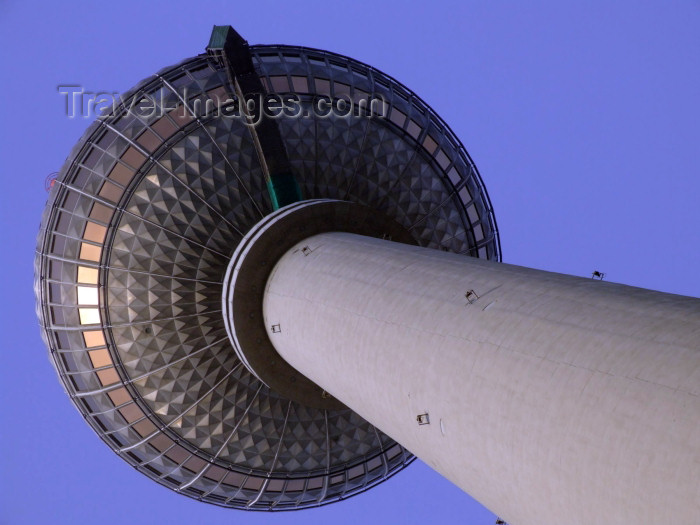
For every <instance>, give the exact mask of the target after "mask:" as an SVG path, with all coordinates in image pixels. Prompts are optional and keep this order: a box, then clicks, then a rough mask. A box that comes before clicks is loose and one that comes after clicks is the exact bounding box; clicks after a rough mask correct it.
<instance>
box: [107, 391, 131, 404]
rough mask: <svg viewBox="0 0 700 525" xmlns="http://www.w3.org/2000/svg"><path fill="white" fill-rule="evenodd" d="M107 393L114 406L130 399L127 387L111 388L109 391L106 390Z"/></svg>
mask: <svg viewBox="0 0 700 525" xmlns="http://www.w3.org/2000/svg"><path fill="white" fill-rule="evenodd" d="M107 395H108V396H109V399H111V400H112V403H114V406H115V407H117V406H119V405H123V404H124V403H127V402H129V401H131V396H130V395H129V392H128V391H127V389H126V388H124V387H120V388H117V389H116V390H112V391H111V392H107Z"/></svg>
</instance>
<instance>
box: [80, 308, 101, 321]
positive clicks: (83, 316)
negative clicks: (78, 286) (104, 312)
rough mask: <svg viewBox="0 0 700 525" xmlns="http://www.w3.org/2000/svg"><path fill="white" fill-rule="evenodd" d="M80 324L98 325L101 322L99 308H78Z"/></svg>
mask: <svg viewBox="0 0 700 525" xmlns="http://www.w3.org/2000/svg"><path fill="white" fill-rule="evenodd" d="M78 313H79V314H80V324H98V323H99V322H100V310H99V309H97V308H78Z"/></svg>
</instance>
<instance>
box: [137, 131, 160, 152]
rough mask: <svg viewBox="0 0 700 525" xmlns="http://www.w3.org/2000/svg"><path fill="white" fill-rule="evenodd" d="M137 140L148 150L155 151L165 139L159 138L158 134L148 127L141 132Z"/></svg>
mask: <svg viewBox="0 0 700 525" xmlns="http://www.w3.org/2000/svg"><path fill="white" fill-rule="evenodd" d="M136 142H138V143H139V144H140V145H141V146H143V147H144V148H145V149H147V150H148V151H153V150H155V149H156V148H157V147H158V146H159V145H160V144H161V142H163V141H162V140H160V139H159V138H158V136H157V135H156V134H155V133H153V132H152V131H151V130H150V129H147V130H146V131H144V132H143V133H141V135H140V136H139V138H137V139H136Z"/></svg>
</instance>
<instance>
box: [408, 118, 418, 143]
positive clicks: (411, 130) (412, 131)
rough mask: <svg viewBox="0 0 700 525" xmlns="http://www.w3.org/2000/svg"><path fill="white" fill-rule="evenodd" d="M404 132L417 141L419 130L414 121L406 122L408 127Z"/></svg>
mask: <svg viewBox="0 0 700 525" xmlns="http://www.w3.org/2000/svg"><path fill="white" fill-rule="evenodd" d="M406 131H408V134H409V135H411V136H412V137H413V138H414V139H417V138H418V135H420V132H421V128H420V126H419V125H418V124H417V123H416V121H415V120H410V121H409V122H408V127H407V128H406Z"/></svg>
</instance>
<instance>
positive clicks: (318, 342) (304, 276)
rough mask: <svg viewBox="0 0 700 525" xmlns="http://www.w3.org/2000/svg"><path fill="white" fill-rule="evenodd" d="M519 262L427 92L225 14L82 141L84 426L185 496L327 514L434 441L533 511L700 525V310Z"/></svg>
mask: <svg viewBox="0 0 700 525" xmlns="http://www.w3.org/2000/svg"><path fill="white" fill-rule="evenodd" d="M500 259H501V252H500V245H499V240H498V231H497V227H496V222H495V218H494V215H493V211H492V208H491V204H490V201H489V198H488V195H487V193H486V189H485V187H484V185H483V182H482V180H481V177H480V176H479V173H478V171H477V170H476V167H475V166H474V164H473V162H472V160H471V159H470V157H469V156H468V154H467V153H466V151H465V150H464V148H463V147H462V145H461V143H460V142H459V140H458V139H457V138H456V137H455V136H454V135H453V133H452V132H451V130H450V129H449V127H448V126H447V125H446V124H445V123H444V122H443V121H442V120H441V119H440V117H438V116H437V115H436V114H435V113H434V112H433V111H432V110H431V109H430V108H429V107H428V106H427V105H426V104H425V103H424V102H423V101H422V100H421V99H420V98H419V97H418V96H417V95H416V94H414V93H413V92H411V91H410V90H409V89H408V88H406V87H405V86H403V85H401V84H400V83H398V82H397V81H396V80H394V79H392V78H391V77H389V76H387V75H385V74H383V73H381V72H380V71H378V70H376V69H374V68H372V67H370V66H367V65H366V64H362V63H360V62H357V61H355V60H352V59H350V58H347V57H343V56H340V55H336V54H333V53H329V52H325V51H319V50H315V49H309V48H302V47H292V46H279V45H278V46H249V45H248V44H247V42H246V41H245V40H244V39H243V38H242V37H241V36H240V35H238V33H236V32H235V31H234V30H233V29H232V28H230V27H228V26H217V27H215V28H214V31H213V33H212V36H211V39H210V42H209V45H208V46H207V50H206V53H205V54H202V55H199V56H197V57H194V58H191V59H188V60H185V61H183V62H182V63H180V64H177V65H176V66H173V67H170V68H167V69H164V70H162V71H161V72H159V73H158V74H156V75H154V76H153V77H150V78H148V79H146V80H144V81H142V82H141V83H140V84H138V85H137V86H136V87H134V88H133V89H132V90H131V91H129V92H128V93H127V94H126V95H125V96H124V97H123V102H120V104H119V105H118V106H115V108H113V110H112V111H111V112H109V113H108V114H105V115H103V116H101V117H100V118H98V119H97V120H96V121H95V122H94V123H93V124H92V125H91V127H90V128H89V129H88V130H87V132H86V133H85V135H84V136H83V138H82V139H81V141H80V142H79V143H78V144H77V145H76V146H75V148H74V149H73V151H72V152H71V154H70V156H69V157H68V159H67V161H66V163H65V165H64V167H63V168H62V170H61V172H60V174H59V176H58V178H57V179H56V183H55V184H54V185H53V187H52V189H51V192H50V195H49V201H48V203H47V207H46V211H45V213H44V217H43V219H42V225H41V230H40V234H39V239H38V248H37V257H36V273H35V275H36V281H35V289H36V295H37V310H38V315H39V319H40V322H41V325H42V334H43V336H44V339H45V341H46V344H47V346H48V348H49V350H50V355H51V359H52V362H53V364H54V365H55V367H56V370H57V372H58V374H59V377H60V379H61V381H62V383H63V385H64V387H65V389H66V392H67V393H68V395H69V396H70V397H71V399H72V400H73V402H74V403H75V405H76V407H77V408H78V409H79V410H80V412H81V413H82V414H83V416H84V417H85V419H86V421H87V422H88V423H89V424H90V425H91V426H92V428H93V429H94V430H95V431H96V432H97V433H98V435H100V437H101V438H102V439H103V440H104V441H105V442H106V443H107V445H108V446H110V447H111V448H112V449H113V450H114V451H115V452H116V453H117V454H119V455H120V456H121V457H122V458H123V459H125V460H126V461H127V462H129V463H130V464H131V465H133V466H134V467H135V468H137V469H138V470H139V471H141V472H142V473H144V474H146V475H147V476H149V477H150V478H152V479H154V480H155V481H157V482H159V483H161V484H163V485H165V486H167V487H169V488H171V489H173V490H175V491H177V492H180V493H182V494H185V495H187V496H190V497H193V498H196V499H199V500H202V501H206V502H209V503H214V504H217V505H222V506H227V507H234V508H242V509H249V510H285V509H299V508H304V507H311V506H317V505H322V504H325V503H330V502H333V501H338V500H341V499H344V498H347V497H349V496H352V495H354V494H357V493H359V492H362V491H363V490H366V489H368V488H370V487H372V486H374V485H376V484H377V483H379V482H381V481H383V480H385V479H387V478H388V477H390V476H391V475H393V474H395V473H396V472H398V471H399V470H401V469H402V468H404V467H405V466H407V465H408V464H409V463H410V462H411V461H412V460H413V459H414V454H415V456H418V457H420V458H421V459H423V460H424V461H425V462H426V463H427V464H429V465H431V466H432V467H433V468H435V469H436V470H437V471H438V472H440V473H441V474H442V475H444V476H445V477H447V478H448V479H450V480H451V481H453V482H454V483H455V484H456V485H458V486H459V487H461V488H462V489H464V490H465V491H467V492H469V493H470V494H471V495H472V496H474V497H475V498H476V499H477V500H479V501H480V502H482V503H483V504H484V505H486V506H487V507H488V508H490V509H492V510H493V511H494V512H497V513H498V514H499V516H501V517H502V518H503V519H505V520H507V521H508V522H509V523H511V525H527V524H542V523H567V524H582V525H590V524H591V523H693V522H694V521H695V520H697V516H700V347H699V346H698V335H699V334H700V300H698V299H694V298H689V297H681V296H676V295H671V294H665V293H660V292H654V291H648V290H643V289H639V288H633V287H629V286H624V285H619V284H614V283H609V282H604V281H601V280H596V279H590V278H588V279H584V278H578V277H571V276H566V275H561V274H555V273H551V272H544V271H539V270H533V269H528V268H522V267H518V266H513V265H509V264H504V263H502V262H500Z"/></svg>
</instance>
